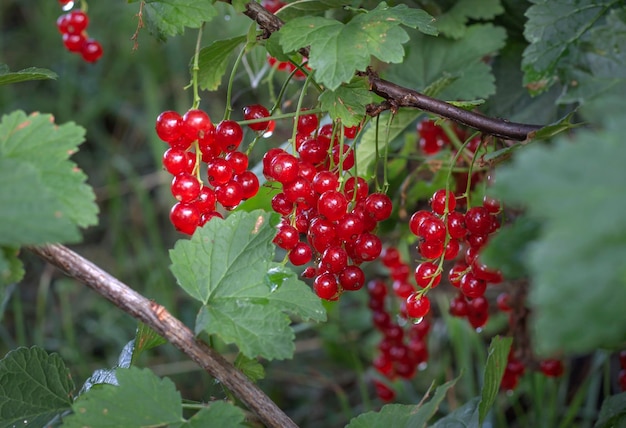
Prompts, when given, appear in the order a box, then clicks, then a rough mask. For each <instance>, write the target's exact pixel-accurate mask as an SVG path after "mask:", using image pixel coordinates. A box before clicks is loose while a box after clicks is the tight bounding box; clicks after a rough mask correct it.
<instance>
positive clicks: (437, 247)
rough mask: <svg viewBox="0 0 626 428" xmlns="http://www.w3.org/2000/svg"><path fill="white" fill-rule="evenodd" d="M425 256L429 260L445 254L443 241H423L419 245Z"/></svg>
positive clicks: (418, 247)
mask: <svg viewBox="0 0 626 428" xmlns="http://www.w3.org/2000/svg"><path fill="white" fill-rule="evenodd" d="M417 249H418V250H419V252H420V254H421V255H422V257H423V258H425V259H428V260H433V259H438V258H439V257H441V255H442V254H443V242H442V241H422V242H420V243H419V245H418V246H417Z"/></svg>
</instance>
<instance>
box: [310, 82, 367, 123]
mask: <svg viewBox="0 0 626 428" xmlns="http://www.w3.org/2000/svg"><path fill="white" fill-rule="evenodd" d="M319 101H320V104H321V105H320V108H322V109H324V110H327V111H328V114H329V115H330V117H331V118H333V119H341V121H342V123H343V124H344V126H348V127H350V126H355V125H358V124H359V123H361V120H362V119H363V117H364V116H365V106H366V105H367V104H369V103H371V102H372V101H373V95H372V93H371V92H370V90H369V83H368V81H367V79H366V78H363V77H355V78H353V79H352V81H351V82H350V83H343V84H342V85H341V86H339V87H338V88H337V89H336V90H334V91H331V90H329V89H327V90H325V91H324V92H322V94H321V95H320V97H319Z"/></svg>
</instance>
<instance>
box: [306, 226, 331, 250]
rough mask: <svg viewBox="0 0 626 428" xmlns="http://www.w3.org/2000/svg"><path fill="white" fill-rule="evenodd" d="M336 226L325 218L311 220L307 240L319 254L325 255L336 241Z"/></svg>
mask: <svg viewBox="0 0 626 428" xmlns="http://www.w3.org/2000/svg"><path fill="white" fill-rule="evenodd" d="M336 237H337V235H336V233H335V225H334V224H333V223H332V222H331V221H329V220H326V219H325V218H323V217H315V218H314V219H313V220H311V224H310V225H309V230H308V232H307V239H308V240H309V242H310V243H311V245H312V246H313V248H315V249H316V250H317V251H318V252H319V253H323V252H324V250H326V248H328V247H329V246H330V245H331V244H332V243H333V242H334V241H335V239H336Z"/></svg>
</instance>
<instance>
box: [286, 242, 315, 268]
mask: <svg viewBox="0 0 626 428" xmlns="http://www.w3.org/2000/svg"><path fill="white" fill-rule="evenodd" d="M312 257H313V250H311V247H309V246H308V245H307V244H305V243H304V242H298V243H297V244H296V246H295V247H293V249H292V250H291V251H289V261H290V262H291V264H293V265H294V266H302V265H304V264H306V263H308V262H310V261H311V258H312Z"/></svg>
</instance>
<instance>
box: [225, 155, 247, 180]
mask: <svg viewBox="0 0 626 428" xmlns="http://www.w3.org/2000/svg"><path fill="white" fill-rule="evenodd" d="M224 159H226V160H227V161H228V163H229V164H230V166H231V168H232V169H233V173H234V174H235V175H237V174H241V173H242V172H244V171H245V170H246V169H248V155H246V154H245V153H242V152H230V153H228V154H227V155H226V157H225V158H224Z"/></svg>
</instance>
